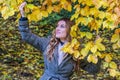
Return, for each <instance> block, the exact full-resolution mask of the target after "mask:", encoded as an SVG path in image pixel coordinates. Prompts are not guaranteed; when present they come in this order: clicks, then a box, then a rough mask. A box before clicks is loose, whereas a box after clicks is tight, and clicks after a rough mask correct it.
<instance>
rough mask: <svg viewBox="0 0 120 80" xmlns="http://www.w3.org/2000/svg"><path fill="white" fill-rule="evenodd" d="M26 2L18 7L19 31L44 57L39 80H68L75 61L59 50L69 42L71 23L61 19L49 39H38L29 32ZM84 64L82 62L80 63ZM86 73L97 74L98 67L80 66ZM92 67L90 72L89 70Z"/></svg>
mask: <svg viewBox="0 0 120 80" xmlns="http://www.w3.org/2000/svg"><path fill="white" fill-rule="evenodd" d="M25 5H26V2H23V3H22V4H21V5H20V6H19V10H20V13H21V18H20V20H19V31H20V33H21V36H22V39H23V40H24V41H25V42H27V43H29V44H31V45H32V46H34V47H35V48H37V49H38V50H40V51H41V52H42V53H43V57H44V66H45V68H44V74H43V75H42V77H41V78H40V80H70V76H71V75H72V74H73V71H74V69H75V61H74V60H73V58H72V56H71V55H69V54H67V53H64V52H62V51H61V48H62V47H63V46H64V45H65V44H66V43H67V42H69V41H71V36H70V29H71V26H72V25H73V22H72V21H70V20H69V19H66V18H64V19H61V20H59V21H58V22H57V27H56V29H55V30H54V31H53V34H52V36H51V37H38V36H37V35H35V34H33V33H31V31H30V30H29V23H28V19H27V18H26V17H25V12H24V9H23V8H24V7H25ZM82 63H83V64H84V61H82ZM82 67H83V68H84V69H85V70H87V71H88V72H91V73H92V71H94V72H97V71H98V70H97V69H98V68H97V67H98V66H96V65H95V66H91V65H87V68H85V64H84V65H83V66H82ZM90 67H92V70H91V69H90Z"/></svg>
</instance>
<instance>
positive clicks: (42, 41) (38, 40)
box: [19, 17, 50, 52]
mask: <svg viewBox="0 0 120 80" xmlns="http://www.w3.org/2000/svg"><path fill="white" fill-rule="evenodd" d="M19 31H20V34H21V37H22V40H23V41H25V42H27V43H29V44H30V45H32V46H33V47H35V48H37V49H38V50H40V51H42V52H44V50H45V48H46V46H47V45H48V42H49V40H50V39H49V38H46V37H39V36H37V35H35V34H33V33H32V32H31V31H30V29H29V22H28V19H27V18H24V17H23V18H20V19H19Z"/></svg>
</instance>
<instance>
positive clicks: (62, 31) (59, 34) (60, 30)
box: [55, 20, 68, 41]
mask: <svg viewBox="0 0 120 80" xmlns="http://www.w3.org/2000/svg"><path fill="white" fill-rule="evenodd" d="M67 32H68V29H67V26H66V22H65V21H63V20H61V21H59V22H58V24H57V27H56V31H55V33H56V38H59V39H60V40H61V41H62V40H64V41H65V40H66V37H67Z"/></svg>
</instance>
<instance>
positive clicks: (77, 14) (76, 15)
mask: <svg viewBox="0 0 120 80" xmlns="http://www.w3.org/2000/svg"><path fill="white" fill-rule="evenodd" d="M78 16H79V13H75V14H73V15H72V17H71V20H73V19H76V18H78Z"/></svg>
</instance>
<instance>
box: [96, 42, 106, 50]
mask: <svg viewBox="0 0 120 80" xmlns="http://www.w3.org/2000/svg"><path fill="white" fill-rule="evenodd" d="M96 46H97V48H98V50H100V51H105V46H104V45H103V44H101V43H97V44H96Z"/></svg>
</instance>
